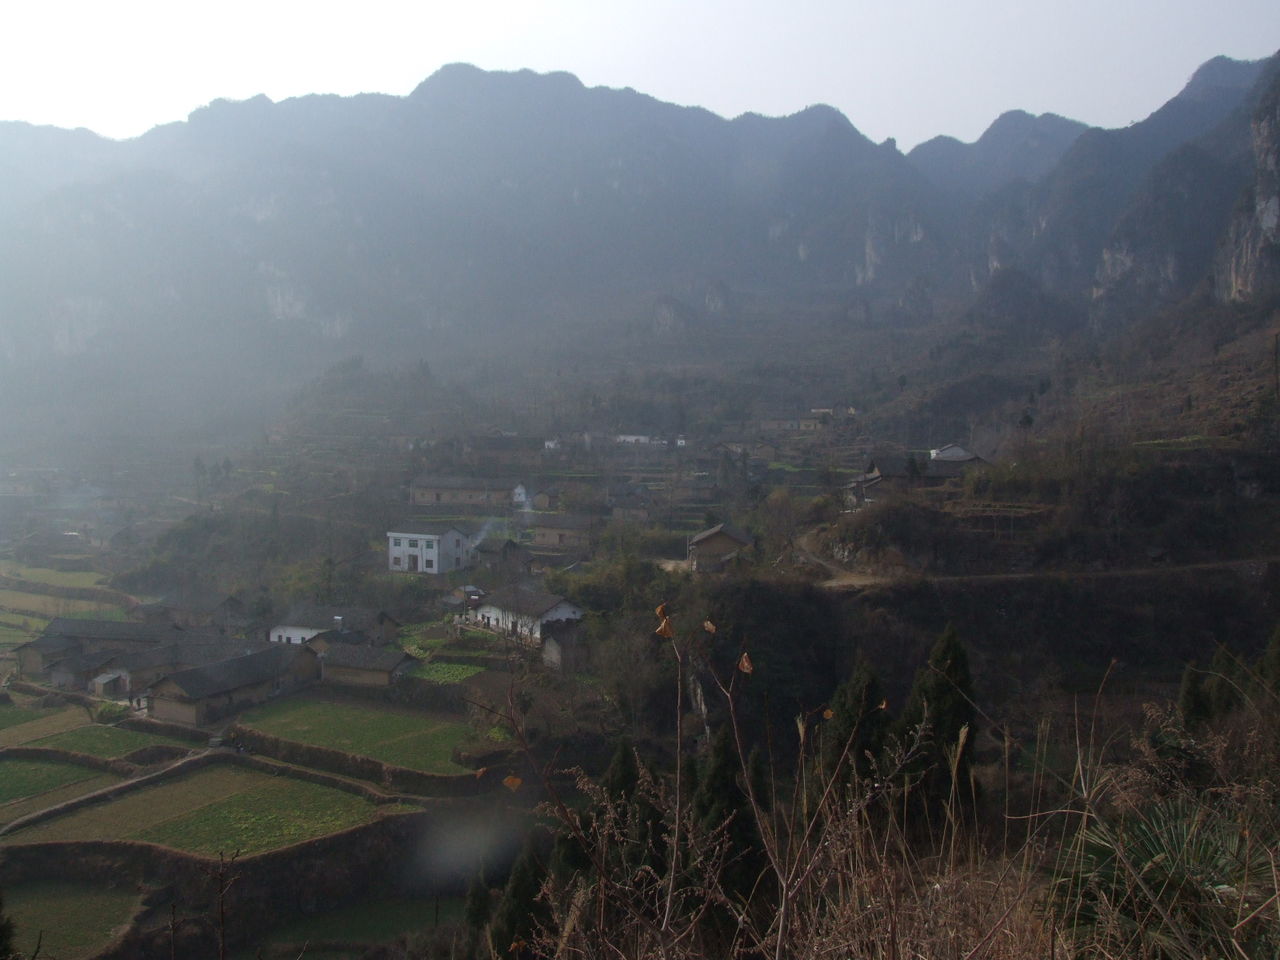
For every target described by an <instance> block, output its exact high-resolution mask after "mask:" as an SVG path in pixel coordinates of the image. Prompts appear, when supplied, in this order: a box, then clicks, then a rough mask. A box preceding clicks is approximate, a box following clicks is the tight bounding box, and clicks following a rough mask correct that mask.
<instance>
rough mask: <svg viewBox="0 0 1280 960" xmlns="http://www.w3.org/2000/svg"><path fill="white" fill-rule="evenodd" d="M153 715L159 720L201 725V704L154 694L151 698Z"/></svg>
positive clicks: (193, 725) (195, 725)
mask: <svg viewBox="0 0 1280 960" xmlns="http://www.w3.org/2000/svg"><path fill="white" fill-rule="evenodd" d="M151 716H153V717H155V718H156V719H157V720H167V721H168V722H170V723H185V724H187V725H188V726H192V727H198V726H199V725H200V705H199V704H198V703H188V702H187V701H186V700H172V699H170V698H169V697H161V696H153V697H152V698H151Z"/></svg>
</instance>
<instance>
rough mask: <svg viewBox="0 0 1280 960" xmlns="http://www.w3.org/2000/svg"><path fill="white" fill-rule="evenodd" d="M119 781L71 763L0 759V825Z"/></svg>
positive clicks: (115, 777) (106, 774) (113, 776)
mask: <svg viewBox="0 0 1280 960" xmlns="http://www.w3.org/2000/svg"><path fill="white" fill-rule="evenodd" d="M119 782H120V778H119V777H117V776H115V775H114V774H110V773H103V772H102V771H100V770H92V769H90V768H89V767H81V766H78V765H76V764H74V763H60V762H58V761H56V760H19V759H12V758H8V757H6V758H3V759H0V824H3V823H12V822H13V821H14V820H17V819H18V818H19V817H25V816H26V815H27V814H29V813H35V812H36V811H37V810H44V809H47V808H48V807H52V806H55V805H57V804H59V803H62V802H64V801H66V800H74V799H75V798H76V797H83V796H84V795H85V794H86V793H92V792H93V791H95V790H101V789H102V788H103V787H109V786H110V785H111V784H113V783H119Z"/></svg>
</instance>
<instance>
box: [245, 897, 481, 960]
mask: <svg viewBox="0 0 1280 960" xmlns="http://www.w3.org/2000/svg"><path fill="white" fill-rule="evenodd" d="M462 918H463V901H462V898H461V897H440V898H438V899H437V898H432V897H422V898H418V899H411V900H406V899H393V900H370V901H365V902H364V903H356V904H352V905H351V906H349V907H344V908H343V909H341V910H334V911H331V912H328V913H324V914H321V915H319V916H314V917H307V918H305V919H302V920H297V921H294V922H293V923H290V924H287V925H285V926H283V927H280V928H279V929H277V930H275V931H274V932H273V933H271V935H270V936H269V937H267V939H266V942H265V943H264V944H263V946H264V947H265V949H264V951H263V954H262V955H263V956H275V955H276V953H277V951H279V955H280V956H288V957H289V958H290V960H292V958H295V957H297V956H298V948H299V946H300V945H301V944H304V943H326V942H328V943H334V942H343V943H362V944H367V945H368V946H373V945H375V944H379V943H386V942H388V941H390V940H394V939H395V938H396V937H398V936H400V934H402V933H413V932H414V931H418V930H426V929H428V928H430V927H434V926H436V925H437V924H447V923H457V922H460V921H461V920H462ZM286 944H287V945H289V947H290V948H289V949H286V948H285V946H284V945H286ZM272 948H275V949H272ZM364 952H365V951H363V950H358V951H349V950H334V951H325V950H321V951H316V950H314V949H312V948H311V947H308V948H307V952H306V957H307V958H308V960H311V958H313V957H322V958H324V960H337V958H340V957H342V958H345V957H350V958H352V960H357V958H359V957H360V956H361V955H362V954H363V953H364ZM256 956H257V951H256V950H254V951H252V952H247V953H244V954H241V955H240V957H237V960H252V958H254V957H256Z"/></svg>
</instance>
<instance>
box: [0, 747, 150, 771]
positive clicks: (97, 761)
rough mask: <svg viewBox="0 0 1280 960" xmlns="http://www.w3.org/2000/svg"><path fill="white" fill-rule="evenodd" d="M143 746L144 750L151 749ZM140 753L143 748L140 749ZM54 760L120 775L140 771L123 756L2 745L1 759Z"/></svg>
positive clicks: (0, 748)
mask: <svg viewBox="0 0 1280 960" xmlns="http://www.w3.org/2000/svg"><path fill="white" fill-rule="evenodd" d="M149 749H151V748H150V747H143V748H142V750H149ZM138 752H139V753H140V752H141V750H139V751H138ZM5 759H8V760H53V761H55V762H57V763H72V764H75V765H76V766H77V767H88V768H89V769H90V770H99V771H101V772H103V773H114V774H115V775H116V776H118V777H132V776H135V775H136V774H137V772H138V769H139V766H140V764H137V763H135V762H134V761H132V760H125V759H124V758H123V757H112V758H110V759H107V758H105V757H95V756H93V755H92V754H88V753H77V752H75V751H74V750H59V749H58V748H56V747H0V760H5Z"/></svg>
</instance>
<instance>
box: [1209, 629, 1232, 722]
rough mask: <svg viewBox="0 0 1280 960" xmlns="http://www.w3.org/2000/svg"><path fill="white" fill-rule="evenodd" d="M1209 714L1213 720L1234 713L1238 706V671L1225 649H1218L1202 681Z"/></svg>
mask: <svg viewBox="0 0 1280 960" xmlns="http://www.w3.org/2000/svg"><path fill="white" fill-rule="evenodd" d="M1204 689H1205V695H1206V696H1207V697H1208V700H1209V714H1210V716H1212V717H1213V718H1214V719H1217V718H1219V717H1225V716H1227V715H1228V714H1230V713H1233V712H1235V710H1236V708H1237V707H1239V706H1240V670H1239V667H1238V665H1237V664H1236V661H1235V658H1234V657H1232V656H1231V654H1230V653H1228V652H1227V648H1226V647H1218V649H1217V651H1216V652H1215V653H1214V655H1213V660H1212V661H1211V662H1210V664H1209V675H1208V676H1207V677H1205V681H1204Z"/></svg>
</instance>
